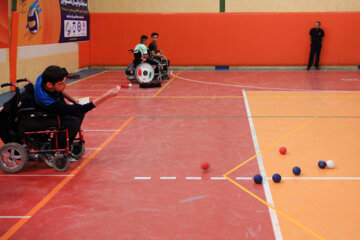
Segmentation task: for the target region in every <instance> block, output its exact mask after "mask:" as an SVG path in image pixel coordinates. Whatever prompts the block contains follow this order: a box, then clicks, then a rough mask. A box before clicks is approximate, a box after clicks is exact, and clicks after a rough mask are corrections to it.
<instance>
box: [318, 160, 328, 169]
mask: <svg viewBox="0 0 360 240" xmlns="http://www.w3.org/2000/svg"><path fill="white" fill-rule="evenodd" d="M318 166H319V168H321V169H324V168H326V162H325V161H323V160H320V161H319V162H318Z"/></svg>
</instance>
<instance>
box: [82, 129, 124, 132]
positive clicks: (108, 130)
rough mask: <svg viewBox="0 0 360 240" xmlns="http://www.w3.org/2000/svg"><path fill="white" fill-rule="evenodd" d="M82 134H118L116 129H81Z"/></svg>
mask: <svg viewBox="0 0 360 240" xmlns="http://www.w3.org/2000/svg"><path fill="white" fill-rule="evenodd" d="M82 131H84V132H120V130H117V129H83V130H82Z"/></svg>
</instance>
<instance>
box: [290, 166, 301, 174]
mask: <svg viewBox="0 0 360 240" xmlns="http://www.w3.org/2000/svg"><path fill="white" fill-rule="evenodd" d="M292 171H293V173H294V174H295V175H300V173H301V168H299V167H298V166H296V167H294V168H293V170H292Z"/></svg>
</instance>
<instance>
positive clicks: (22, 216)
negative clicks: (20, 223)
mask: <svg viewBox="0 0 360 240" xmlns="http://www.w3.org/2000/svg"><path fill="white" fill-rule="evenodd" d="M0 218H31V216H0Z"/></svg>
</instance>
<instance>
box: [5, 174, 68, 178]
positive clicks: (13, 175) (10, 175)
mask: <svg viewBox="0 0 360 240" xmlns="http://www.w3.org/2000/svg"><path fill="white" fill-rule="evenodd" d="M73 176H75V175H60V174H59V175H55V174H53V175H48V174H38V175H35V174H34V175H30V174H28V175H24V174H9V175H0V177H73Z"/></svg>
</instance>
